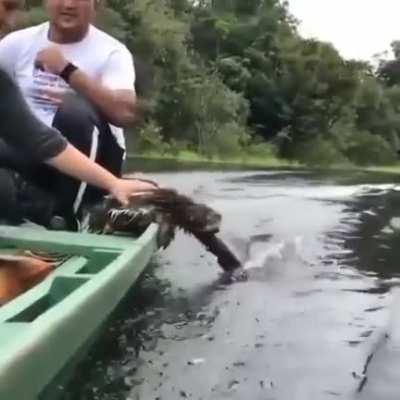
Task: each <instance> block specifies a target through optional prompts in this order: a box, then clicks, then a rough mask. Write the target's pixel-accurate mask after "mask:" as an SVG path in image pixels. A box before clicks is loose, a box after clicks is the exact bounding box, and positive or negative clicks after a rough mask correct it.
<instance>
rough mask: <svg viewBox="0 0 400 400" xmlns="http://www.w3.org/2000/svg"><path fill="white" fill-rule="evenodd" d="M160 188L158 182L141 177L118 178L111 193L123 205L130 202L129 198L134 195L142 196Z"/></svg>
mask: <svg viewBox="0 0 400 400" xmlns="http://www.w3.org/2000/svg"><path fill="white" fill-rule="evenodd" d="M157 189H158V186H157V184H156V183H153V182H151V181H142V180H139V179H116V181H115V183H114V185H113V187H112V188H111V190H110V193H111V195H112V196H113V197H114V198H115V199H117V200H118V201H119V202H120V203H121V204H122V205H123V206H127V205H128V204H129V199H130V198H131V197H134V196H142V195H146V194H149V193H151V192H154V191H156V190H157Z"/></svg>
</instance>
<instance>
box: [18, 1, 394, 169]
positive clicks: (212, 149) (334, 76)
mask: <svg viewBox="0 0 400 400" xmlns="http://www.w3.org/2000/svg"><path fill="white" fill-rule="evenodd" d="M40 3H41V2H40V0H36V1H30V2H28V6H27V7H28V9H29V12H28V18H27V19H26V20H25V23H26V24H34V23H38V22H40V21H42V20H43V18H44V13H43V10H42V9H41V7H40ZM98 25H99V26H100V27H101V28H103V29H105V30H106V31H108V32H110V33H111V34H112V35H114V36H115V37H117V38H119V39H120V40H122V41H123V42H124V43H126V44H127V46H128V47H129V49H130V50H131V51H132V53H133V54H134V57H135V64H136V70H137V88H136V89H137V92H138V93H139V95H140V97H141V99H142V100H141V101H142V109H143V118H142V122H141V124H140V126H138V127H136V128H135V130H134V132H133V134H132V135H131V136H132V137H133V138H134V139H135V140H134V141H133V142H132V144H131V151H135V152H137V151H138V149H139V150H140V151H142V152H146V151H154V150H155V151H157V152H159V153H160V154H162V153H164V154H171V155H177V154H179V153H180V152H182V151H184V150H191V151H195V152H197V153H200V154H202V155H203V156H206V157H210V158H212V157H222V158H223V157H231V156H232V157H233V156H244V155H246V156H254V157H260V158H263V157H265V158H268V157H271V156H273V155H276V156H278V157H283V158H285V159H289V160H297V161H300V162H305V163H307V164H314V165H327V164H332V163H340V164H350V163H354V164H361V165H365V164H375V165H377V164H390V163H392V162H394V161H395V160H396V159H397V158H398V151H399V150H400V141H399V135H400V86H399V85H400V43H399V42H394V43H393V45H392V47H393V60H391V61H380V63H379V66H377V67H376V66H375V67H373V66H372V65H370V64H368V63H367V62H363V61H359V60H345V59H343V58H342V57H341V56H340V55H339V53H338V52H337V50H336V49H335V48H334V47H333V46H332V45H330V44H328V43H324V42H320V41H318V40H314V39H304V38H302V37H301V36H300V35H299V33H298V30H297V25H298V22H297V21H296V19H295V18H294V17H293V16H292V15H291V14H290V12H289V10H288V5H287V3H285V2H282V1H278V0H198V1H195V2H194V1H190V0H108V2H107V3H104V4H102V5H101V6H100V9H99V12H98ZM338 29H340V27H338Z"/></svg>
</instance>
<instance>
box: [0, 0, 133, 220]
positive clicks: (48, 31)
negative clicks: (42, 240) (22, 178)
mask: <svg viewBox="0 0 400 400" xmlns="http://www.w3.org/2000/svg"><path fill="white" fill-rule="evenodd" d="M45 4H46V8H47V11H48V14H49V22H47V23H44V24H41V25H38V26H34V27H31V28H28V29H24V30H20V31H16V32H13V33H11V34H9V35H8V36H6V37H5V38H4V39H3V40H2V41H1V42H0V68H2V69H3V70H5V71H6V72H8V73H9V74H10V75H11V76H12V77H13V78H14V80H15V81H16V82H17V84H18V85H19V87H20V88H21V91H22V93H23V95H24V97H25V99H26V101H27V102H28V104H29V106H30V108H31V110H32V111H33V113H34V114H35V115H36V116H37V117H38V118H39V119H40V120H41V121H42V122H44V123H45V124H47V125H48V126H53V127H55V128H57V129H58V130H59V131H60V132H61V133H62V134H63V135H64V136H65V137H66V138H67V140H68V141H69V142H70V143H71V144H73V145H74V146H75V147H77V148H78V149H79V150H81V151H82V152H84V153H85V154H87V155H88V156H89V157H90V158H91V159H93V160H95V161H97V162H98V163H99V164H100V165H102V166H103V167H105V168H106V169H108V170H109V171H111V172H113V173H114V174H117V175H118V174H120V173H121V168H122V160H123V157H124V152H125V147H124V146H125V142H124V137H123V132H122V127H124V126H127V125H129V124H131V123H132V122H133V121H134V119H135V111H136V96H135V90H134V83H135V70H134V65H133V59H132V56H131V54H130V52H129V51H128V49H127V48H126V47H125V46H124V45H123V44H121V43H120V42H118V41H117V40H116V39H114V38H112V37H111V36H109V35H107V34H106V33H104V32H102V31H100V30H99V29H97V28H95V27H94V26H93V25H91V21H92V20H93V18H94V14H95V0H46V2H45ZM27 134H28V133H27ZM15 156H16V158H18V154H15ZM20 161H21V165H22V167H21V169H22V170H24V172H25V173H29V174H30V178H31V179H33V180H34V181H35V183H37V184H39V185H40V186H44V187H45V188H46V189H49V190H51V191H53V192H55V193H56V194H57V196H58V198H59V200H60V212H62V213H66V212H69V211H72V212H73V213H75V214H78V213H79V210H80V209H81V206H82V204H83V203H84V202H85V200H87V201H95V200H97V199H98V198H99V196H100V195H101V193H99V192H98V191H96V190H95V189H94V188H92V187H90V188H87V185H86V184H85V183H81V182H79V181H75V180H72V179H71V178H67V177H64V176H61V175H60V174H58V173H56V172H55V171H54V170H50V169H46V167H40V168H38V169H36V170H35V171H32V169H31V168H29V166H26V165H25V166H24V165H23V164H24V160H20Z"/></svg>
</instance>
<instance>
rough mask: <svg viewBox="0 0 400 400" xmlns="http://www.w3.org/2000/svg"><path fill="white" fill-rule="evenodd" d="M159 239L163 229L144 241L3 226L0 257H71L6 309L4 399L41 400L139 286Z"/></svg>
mask: <svg viewBox="0 0 400 400" xmlns="http://www.w3.org/2000/svg"><path fill="white" fill-rule="evenodd" d="M156 234H157V226H155V225H151V226H150V227H149V228H148V229H147V231H146V232H145V233H144V234H143V235H142V236H140V237H139V238H137V239H135V238H132V237H120V236H100V235H91V234H77V233H68V232H49V231H41V230H34V229H28V228H14V227H6V226H0V252H1V251H2V250H4V249H7V251H9V250H11V249H14V250H18V249H24V250H35V251H49V252H51V253H54V252H58V253H61V254H66V255H68V259H67V261H65V262H63V263H62V264H61V265H60V266H59V267H58V268H57V269H56V270H54V271H53V272H52V273H51V274H50V275H49V276H48V277H46V278H45V279H44V280H43V281H42V282H41V283H39V284H38V285H36V286H35V287H33V288H32V289H30V290H28V291H27V292H25V293H24V294H22V295H20V296H18V297H17V298H16V299H14V300H12V301H11V302H9V303H7V304H5V305H4V306H3V307H1V308H0V339H1V340H0V399H3V398H4V399H7V400H14V399H16V400H23V399H24V400H25V399H27V400H30V399H32V400H34V399H38V398H39V396H40V393H41V392H42V391H43V389H44V388H46V387H47V386H48V385H49V384H50V383H51V382H52V381H53V380H54V379H55V377H56V376H57V375H58V374H59V373H60V371H62V370H63V369H64V368H65V366H66V365H67V364H68V363H69V362H70V361H71V360H72V359H74V358H75V357H76V354H77V352H79V350H80V349H82V348H83V347H84V346H85V345H86V344H87V343H89V341H90V339H91V337H92V336H93V335H94V334H95V333H96V332H97V331H98V330H99V329H100V327H101V326H102V324H104V322H105V321H106V320H107V318H108V316H109V315H110V313H111V312H112V311H113V310H114V309H115V307H116V306H117V305H118V304H119V302H120V300H121V299H122V298H123V297H124V295H125V294H126V292H127V291H128V290H129V288H130V287H131V286H132V284H133V283H134V282H135V281H136V280H137V279H138V277H139V276H140V274H141V272H142V271H143V270H144V269H145V267H146V266H147V264H148V263H149V261H150V259H151V256H152V255H153V254H154V252H155V251H156V250H157V244H156ZM21 383H23V384H22V385H21Z"/></svg>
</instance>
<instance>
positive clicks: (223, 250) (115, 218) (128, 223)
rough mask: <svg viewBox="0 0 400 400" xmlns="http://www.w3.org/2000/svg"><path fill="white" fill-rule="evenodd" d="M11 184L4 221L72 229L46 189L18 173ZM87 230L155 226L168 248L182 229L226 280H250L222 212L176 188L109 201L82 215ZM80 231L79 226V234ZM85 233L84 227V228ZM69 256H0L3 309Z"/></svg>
mask: <svg viewBox="0 0 400 400" xmlns="http://www.w3.org/2000/svg"><path fill="white" fill-rule="evenodd" d="M10 176H11V175H10V174H8V175H7V179H8V181H7V182H5V180H4V179H2V181H3V182H2V183H3V186H4V184H7V190H4V191H3V193H6V195H5V196H1V195H0V209H3V210H7V212H6V213H4V215H0V222H1V223H3V224H4V223H5V224H12V225H18V224H20V223H21V222H23V221H26V220H29V221H32V222H34V223H36V224H39V225H42V226H45V227H46V228H48V229H54V230H68V229H71V226H70V225H68V223H67V222H66V220H64V219H63V218H60V217H54V215H53V204H54V201H53V199H52V198H51V197H50V196H49V195H48V194H47V193H45V192H43V191H42V190H40V189H38V188H37V187H35V186H32V185H30V184H29V183H27V182H26V181H25V180H24V179H22V178H21V176H20V175H19V174H18V173H13V175H12V179H10ZM0 179H1V177H0ZM83 215H84V216H85V218H84V220H85V224H86V227H85V228H84V229H85V230H86V231H88V232H90V233H96V234H104V235H107V234H118V233H119V234H124V235H132V237H133V238H136V237H138V236H140V235H141V234H142V233H143V232H144V231H145V230H146V229H147V227H148V226H149V225H150V224H152V223H156V224H157V225H158V227H159V229H158V236H157V241H158V247H159V248H160V249H165V248H167V247H168V246H169V245H170V243H171V242H172V241H173V240H174V238H175V233H176V231H177V230H178V229H181V230H183V231H184V232H185V233H187V234H189V235H191V236H193V237H194V238H195V239H197V240H198V241H199V242H200V243H201V245H203V246H204V247H205V248H206V250H207V251H209V252H211V253H212V254H213V255H214V256H215V257H216V258H217V261H218V264H219V265H220V267H221V268H222V270H223V271H224V278H226V279H228V280H230V281H234V280H243V279H246V275H245V272H244V270H243V268H242V265H241V262H240V261H239V259H238V258H237V257H236V256H235V255H234V254H233V253H232V251H231V250H230V249H229V247H228V246H227V245H226V244H225V243H224V241H223V240H222V239H221V238H220V237H219V236H218V233H219V230H220V224H221V221H222V217H221V214H219V213H218V212H216V211H215V210H213V209H212V208H210V207H209V206H207V205H205V204H199V203H196V202H195V201H194V200H193V199H191V198H190V197H188V196H185V195H183V194H180V193H178V192H177V191H175V190H173V189H166V188H159V187H157V188H155V190H154V191H150V192H146V193H143V194H140V195H135V196H133V197H132V198H131V199H130V202H129V204H128V205H127V206H124V207H123V206H120V205H119V204H118V202H117V201H115V200H113V199H112V198H110V197H105V198H104V200H103V201H102V202H101V203H99V204H96V205H93V206H91V207H89V208H87V209H85V210H84V211H83ZM76 229H77V227H75V230H76ZM81 230H82V228H81ZM64 259H65V255H58V254H47V253H38V252H31V251H25V252H22V253H21V254H17V255H8V256H0V305H1V304H4V303H6V302H8V301H10V300H11V299H13V298H15V297H16V296H18V295H19V294H21V293H23V292H24V291H26V290H28V289H30V288H31V287H33V286H34V285H36V284H37V283H38V282H40V281H41V280H43V279H44V278H45V277H46V276H47V275H48V274H50V273H51V271H53V270H54V269H55V268H57V266H58V265H60V263H62V261H64Z"/></svg>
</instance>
